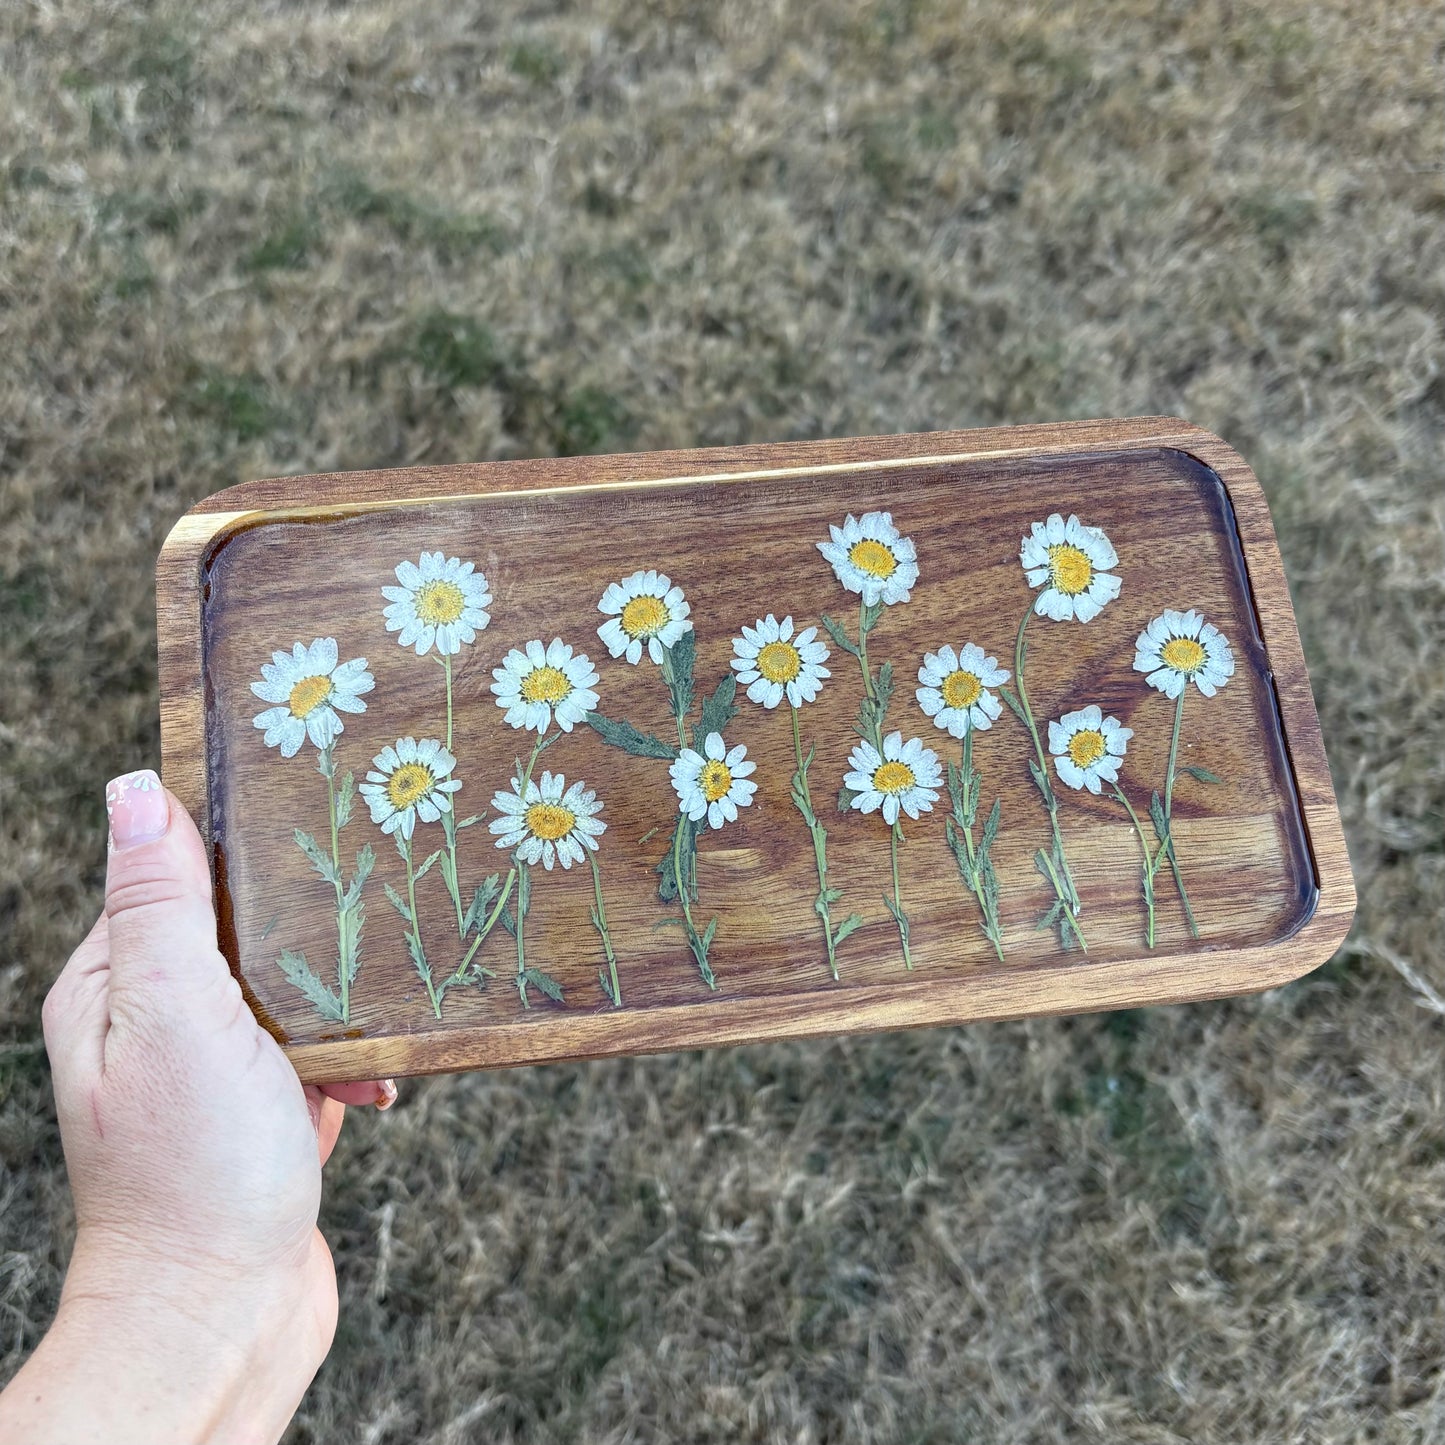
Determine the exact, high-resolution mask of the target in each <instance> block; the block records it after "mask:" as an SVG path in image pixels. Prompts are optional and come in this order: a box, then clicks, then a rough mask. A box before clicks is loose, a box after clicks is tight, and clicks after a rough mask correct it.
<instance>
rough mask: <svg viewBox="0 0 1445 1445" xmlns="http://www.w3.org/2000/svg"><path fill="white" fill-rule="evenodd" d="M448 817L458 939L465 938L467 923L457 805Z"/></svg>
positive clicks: (447, 827)
mask: <svg viewBox="0 0 1445 1445" xmlns="http://www.w3.org/2000/svg"><path fill="white" fill-rule="evenodd" d="M446 816H447V818H448V820H449V821H448V822H447V823H446V826H445V829H444V831H445V833H446V839H447V855H448V861H449V862H450V863H451V865H452V871H451V877H450V878H449V879H448V880H447V881H448V882H454V883H455V887H453V888H451V889H450V890H449V891H450V893H451V895H452V907H453V908H454V909H455V910H456V915H457V937H458V938H465V937H466V932H465V922H464V920H463V918H462V875H461V874H460V873H459V872H458V871H457V815H456V811H455V805H453V809H452V811H451V812H449V813H448V814H447V815H446Z"/></svg>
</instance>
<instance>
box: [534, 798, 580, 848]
mask: <svg viewBox="0 0 1445 1445" xmlns="http://www.w3.org/2000/svg"><path fill="white" fill-rule="evenodd" d="M576 826H577V814H576V813H574V812H573V811H572V809H571V808H564V807H563V806H562V805H561V803H533V804H532V806H531V807H530V808H528V809H527V831H528V832H529V833H531V835H532V836H533V837H534V838H540V839H542V841H543V842H544V843H555V842H556V841H557V839H558V838H565V837H566V836H567V834H568V833H570V832H571V831H572V829H573V828H575V827H576Z"/></svg>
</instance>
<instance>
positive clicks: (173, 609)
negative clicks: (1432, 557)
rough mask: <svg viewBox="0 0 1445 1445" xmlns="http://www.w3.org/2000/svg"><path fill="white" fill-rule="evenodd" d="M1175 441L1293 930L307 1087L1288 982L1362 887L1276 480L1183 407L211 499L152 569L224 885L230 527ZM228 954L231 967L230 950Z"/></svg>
mask: <svg viewBox="0 0 1445 1445" xmlns="http://www.w3.org/2000/svg"><path fill="white" fill-rule="evenodd" d="M1156 449H1162V450H1174V451H1179V452H1182V453H1184V454H1185V455H1186V456H1189V457H1191V458H1193V459H1194V460H1195V461H1197V462H1198V463H1200V464H1201V465H1202V466H1204V467H1207V468H1208V469H1209V470H1210V471H1212V472H1213V473H1214V474H1215V475H1216V476H1217V477H1218V478H1219V480H1220V482H1221V484H1222V485H1223V487H1224V489H1225V494H1226V496H1227V498H1228V500H1229V503H1230V506H1231V508H1232V510H1233V513H1234V521H1235V527H1236V530H1237V534H1238V537H1239V543H1240V550H1241V553H1242V555H1243V558H1244V569H1245V577H1246V581H1247V583H1248V587H1249V592H1250V598H1251V602H1252V605H1253V607H1254V611H1255V617H1256V621H1257V624H1258V626H1259V631H1260V636H1261V637H1262V639H1263V641H1264V649H1265V655H1266V656H1267V658H1268V659H1269V662H1270V664H1271V668H1272V672H1273V682H1274V688H1275V695H1276V699H1277V702H1278V707H1279V717H1280V730H1281V734H1282V742H1283V746H1284V752H1285V759H1286V762H1287V764H1288V766H1289V769H1290V772H1291V774H1292V777H1293V781H1294V786H1295V793H1296V797H1297V800H1298V804H1299V810H1300V815H1301V820H1302V824H1303V831H1304V837H1305V843H1306V846H1307V847H1308V849H1309V853H1310V858H1311V862H1312V864H1313V866H1314V870H1315V877H1316V882H1317V885H1318V890H1319V892H1318V897H1317V899H1316V903H1315V907H1314V910H1313V911H1312V912H1311V913H1310V914H1309V915H1308V916H1307V917H1306V918H1305V919H1304V920H1303V922H1302V923H1301V924H1300V925H1299V926H1298V927H1297V928H1296V929H1295V930H1294V931H1293V932H1292V933H1290V934H1288V935H1286V936H1285V937H1283V938H1279V939H1275V940H1272V941H1270V942H1268V943H1262V944H1257V945H1253V946H1250V947H1247V948H1233V949H1231V948H1216V949H1203V950H1195V951H1191V952H1187V953H1183V954H1176V955H1173V956H1170V955H1167V954H1158V955H1156V956H1154V957H1151V958H1149V959H1147V960H1143V961H1142V966H1141V960H1139V959H1126V960H1116V961H1110V960H1103V959H1087V960H1078V961H1073V960H1069V961H1065V960H1060V961H1058V962H1056V963H1046V964H1037V963H1032V964H1030V965H1029V966H1028V968H1027V969H1019V970H1017V971H1016V972H1015V971H1010V970H1008V969H1007V968H1005V969H1002V970H997V971H994V970H990V971H989V972H986V973H983V974H977V975H976V974H971V973H970V974H968V975H964V976H961V977H960V978H958V979H956V980H955V979H936V978H935V979H930V980H929V981H928V982H927V983H926V985H919V986H917V987H914V988H907V987H901V986H898V985H893V984H890V985H881V986H875V985H868V986H857V985H853V986H850V987H849V988H847V989H846V990H841V991H839V992H838V993H837V994H830V993H829V992H828V990H826V989H816V990H809V991H807V992H805V993H800V994H798V995H793V996H787V997H777V996H773V997H768V998H729V997H720V998H716V999H705V1000H694V1001H684V1002H678V1003H675V1004H668V1005H663V1006H656V1007H650V1008H646V1009H638V1010H629V1009H625V1008H624V1009H620V1010H607V1011H606V1012H604V1013H591V1012H582V1011H577V1012H567V1013H563V1014H557V1015H549V1016H548V1022H547V1024H546V1025H545V1026H531V1027H525V1028H516V1027H506V1026H498V1025H497V1024H495V1023H491V1024H485V1025H469V1026H464V1027H452V1028H447V1029H442V1030H434V1031H427V1032H423V1033H411V1034H407V1033H398V1034H391V1035H387V1036H384V1037H381V1038H360V1037H357V1038H344V1039H335V1040H328V1041H326V1042H320V1043H285V1042H283V1044H282V1047H283V1048H284V1049H285V1050H286V1052H287V1054H288V1056H289V1057H290V1059H291V1061H292V1063H293V1065H294V1066H295V1068H296V1071H297V1073H298V1074H299V1075H300V1077H301V1078H302V1080H303V1081H306V1082H312V1081H319V1080H327V1081H339V1080H342V1079H362V1078H376V1077H383V1076H386V1077H392V1076H402V1075H411V1074H423V1073H439V1072H446V1071H449V1070H458V1069H468V1068H504V1067H516V1066H521V1065H527V1064H537V1063H548V1062H564V1061H568V1060H577V1059H588V1058H597V1057H604V1056H613V1055H622V1054H639V1053H657V1052H671V1051H676V1050H681V1049H692V1048H705V1047H715V1046H721V1045H728V1044H737V1043H758V1042H767V1041H781V1040H786V1039H799V1038H810V1037H818V1036H829V1035H835V1034H841V1033H866V1032H877V1031H884V1030H891V1029H900V1028H913V1027H925V1026H933V1027H951V1026H956V1025H958V1024H963V1023H974V1022H981V1021H984V1020H987V1019H1009V1018H1022V1017H1037V1016H1048V1015H1057V1014H1067V1013H1089V1012H1096V1011H1099V1010H1105V1009H1115V1008H1128V1007H1139V1006H1144V1005H1148V1004H1161V1003H1192V1002H1197V1001H1200V1000H1203V999H1211V998H1225V997H1230V996H1233V995H1238V994H1243V993H1253V992H1258V991H1261V990H1264V989H1269V988H1274V987H1277V986H1279V985H1280V984H1284V983H1288V982H1290V981H1291V980H1293V979H1295V978H1298V977H1300V976H1302V975H1303V974H1305V973H1308V972H1310V971H1311V970H1312V969H1314V968H1316V967H1318V966H1319V965H1320V964H1322V963H1324V962H1325V961H1326V960H1327V959H1328V958H1329V957H1331V956H1332V955H1333V953H1334V952H1335V950H1336V949H1337V948H1338V947H1339V945H1340V944H1341V943H1342V942H1343V941H1344V939H1345V936H1346V935H1347V934H1348V932H1349V928H1350V924H1351V922H1352V920H1353V917H1354V911H1355V904H1356V893H1355V885H1354V879H1353V876H1352V874H1351V872H1350V864H1349V855H1348V852H1347V850H1346V847H1345V839H1344V830H1343V826H1342V823H1341V820H1340V815H1339V810H1338V806H1337V803H1336V800H1335V793H1334V787H1333V783H1332V781H1331V778H1330V772H1329V765H1328V762H1327V760H1326V757H1325V751H1324V740H1323V736H1322V734H1321V731H1320V725H1319V718H1318V714H1317V712H1316V709H1315V704H1314V697H1313V694H1312V692H1311V690H1310V684H1309V675H1308V671H1307V669H1306V665H1305V660H1304V652H1303V648H1302V646H1301V643H1300V638H1299V629H1298V625H1297V623H1296V620H1295V615H1294V608H1293V605H1292V603H1291V600H1290V594H1289V587H1288V583H1287V581H1286V578H1285V572H1284V563H1283V559H1282V557H1281V554H1280V550H1279V544H1278V540H1277V538H1276V534H1275V530H1274V523H1273V521H1272V519H1271V517H1270V514H1269V508H1268V505H1267V503H1266V501H1265V497H1264V492H1263V489H1262V488H1261V487H1260V484H1259V482H1258V480H1257V479H1256V477H1255V476H1254V473H1253V472H1252V471H1251V470H1250V468H1249V466H1248V464H1247V463H1246V462H1245V461H1244V459H1243V458H1242V457H1241V456H1240V455H1239V454H1238V453H1237V452H1235V451H1234V450H1233V448H1231V447H1230V446H1229V445H1228V444H1227V443H1226V442H1224V441H1223V440H1222V439H1221V438H1219V437H1218V436H1216V435H1214V434H1213V433H1212V432H1208V431H1205V430H1204V429H1203V428H1201V427H1197V426H1195V425H1193V424H1192V423H1190V422H1188V421H1185V420H1183V419H1181V418H1178V417H1136V418H1128V419H1106V420H1097V421H1080V422H1056V423H1049V424H1044V425H1035V426H1018V427H990V428H983V429H978V430H969V431H937V432H911V433H901V434H898V435H894V436H873V437H856V438H847V439H841V440H827V441H798V442H777V443H768V444H761V445H746V446H738V447H709V448H700V449H695V450H687V451H661V452H642V453H618V454H613V455H608V456H597V457H557V458H542V459H536V460H518V461H495V462H464V463H456V464H452V465H446V466H423V467H402V468H391V469H386V470H380V471H366V472H330V473H311V474H306V475H296V476H290V477H277V478H266V479H259V480H256V481H251V482H243V483H240V484H239V485H236V486H232V487H227V488H225V489H223V490H222V491H219V492H215V493H213V494H212V495H211V496H209V497H206V498H204V499H203V500H202V501H200V502H198V503H197V504H196V505H195V506H193V507H191V508H190V509H189V511H187V512H186V513H185V515H184V516H182V517H181V518H180V520H179V521H178V522H177V523H176V525H175V526H174V527H173V528H172V530H171V532H170V534H169V535H168V536H167V538H166V540H165V542H164V544H163V545H162V548H161V551H160V555H159V557H158V559H157V562H156V611H157V642H158V662H159V691H160V712H161V767H162V775H163V778H164V780H165V783H166V786H167V787H169V788H170V789H171V791H172V792H173V793H175V795H176V796H177V797H178V798H179V799H180V801H181V802H182V803H183V804H184V805H185V807H186V808H187V810H188V811H189V812H190V813H191V816H192V817H193V818H195V820H196V822H197V825H198V826H199V827H200V830H201V836H202V838H203V839H204V840H205V843H206V848H207V854H208V857H209V859H210V864H211V873H212V880H213V884H214V883H215V882H216V881H217V857H216V850H215V846H214V839H213V837H212V829H211V818H210V793H209V787H208V785H207V746H206V724H205V706H206V699H205V684H204V671H203V664H204V651H203V633H202V616H203V606H204V589H205V585H206V584H205V571H206V568H207V566H208V564H209V561H210V559H211V558H212V557H213V556H214V555H215V554H216V552H217V551H218V550H219V549H220V548H221V547H222V546H224V545H225V542H226V541H227V540H228V539H229V537H231V536H233V535H235V533H236V532H238V531H241V530H244V529H246V528H248V527H251V526H255V525H260V524H263V523H266V522H272V521H277V520H285V519H288V518H291V519H294V518H297V517H300V516H314V515H317V514H323V515H324V514H327V513H336V512H345V513H347V514H351V513H353V512H361V511H370V510H376V509H380V508H385V507H388V506H396V505H400V504H405V503H418V502H426V501H435V500H439V499H443V498H458V499H461V498H467V497H476V496H488V495H497V494H498V493H511V494H514V495H515V494H516V493H519V492H520V493H527V492H574V491H593V490H610V489H615V488H621V487H636V486H662V485H667V484H674V485H682V484H687V483H693V484H695V483H699V482H707V481H725V480H744V479H749V480H757V479H777V480H783V479H786V478H788V477H791V476H800V475H816V474H818V473H820V472H827V473H830V474H835V475H836V474H839V473H846V472H848V471H868V470H874V469H877V468H879V467H881V466H888V465H929V464H933V465H946V464H950V463H965V462H971V461H983V460H997V459H1002V458H1017V459H1027V458H1029V457H1046V456H1051V455H1058V454H1061V453H1072V454H1078V453H1088V452H1109V451H1147V450H1156ZM232 966H233V967H235V966H236V965H235V964H234V962H232Z"/></svg>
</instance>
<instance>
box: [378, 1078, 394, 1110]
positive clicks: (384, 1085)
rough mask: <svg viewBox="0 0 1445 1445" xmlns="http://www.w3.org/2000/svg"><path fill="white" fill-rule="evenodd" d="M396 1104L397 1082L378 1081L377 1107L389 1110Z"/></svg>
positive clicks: (392, 1080) (389, 1080) (390, 1080)
mask: <svg viewBox="0 0 1445 1445" xmlns="http://www.w3.org/2000/svg"><path fill="white" fill-rule="evenodd" d="M394 1103H396V1080H395V1079H378V1080H377V1083H376V1107H377V1108H378V1109H389V1108H391V1106H392V1105H393V1104H394Z"/></svg>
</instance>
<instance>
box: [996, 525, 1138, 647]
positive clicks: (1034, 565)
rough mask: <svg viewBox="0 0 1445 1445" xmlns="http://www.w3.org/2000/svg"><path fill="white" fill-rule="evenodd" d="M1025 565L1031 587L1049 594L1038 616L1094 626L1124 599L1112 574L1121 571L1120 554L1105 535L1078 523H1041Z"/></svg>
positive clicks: (1022, 554)
mask: <svg viewBox="0 0 1445 1445" xmlns="http://www.w3.org/2000/svg"><path fill="white" fill-rule="evenodd" d="M1019 561H1020V562H1022V563H1023V566H1024V572H1025V573H1026V574H1027V575H1028V579H1029V586H1030V587H1042V588H1043V591H1042V592H1040V593H1039V596H1038V600H1037V601H1035V603H1034V611H1035V612H1037V613H1038V614H1039V616H1041V617H1051V618H1052V619H1053V620H1054V621H1055V622H1065V621H1067V620H1068V619H1069V618H1071V617H1077V618H1078V619H1079V621H1080V622H1089V621H1091V620H1092V619H1093V618H1095V617H1097V616H1098V615H1099V613H1101V612H1102V611H1103V610H1104V607H1105V605H1106V604H1107V603H1110V602H1112V601H1113V600H1114V599H1115V598H1116V597H1117V596H1118V595H1119V579H1118V578H1117V577H1115V576H1114V575H1113V574H1112V573H1111V572H1110V571H1109V568H1111V567H1115V566H1117V565H1118V562H1119V555H1118V553H1117V552H1115V551H1114V548H1113V545H1112V544H1111V543H1110V541H1109V539H1108V538H1107V537H1106V536H1105V535H1104V533H1103V531H1102V529H1100V528H1098V527H1086V526H1084V524H1083V523H1082V522H1080V521H1079V519H1078V518H1077V517H1072V516H1071V517H1070V518H1069V520H1068V521H1067V522H1066V521H1064V519H1063V518H1062V517H1061V516H1059V514H1058V513H1057V512H1055V513H1054V514H1053V516H1051V517H1050V518H1049V519H1048V521H1047V522H1035V523H1034V524H1033V527H1032V529H1031V530H1030V533H1029V535H1028V536H1027V537H1025V538H1024V539H1023V543H1022V545H1021V546H1020V548H1019Z"/></svg>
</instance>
